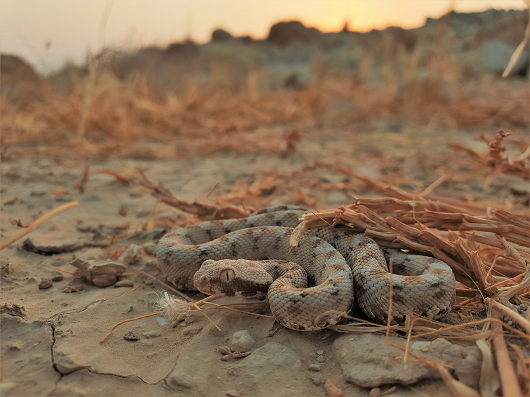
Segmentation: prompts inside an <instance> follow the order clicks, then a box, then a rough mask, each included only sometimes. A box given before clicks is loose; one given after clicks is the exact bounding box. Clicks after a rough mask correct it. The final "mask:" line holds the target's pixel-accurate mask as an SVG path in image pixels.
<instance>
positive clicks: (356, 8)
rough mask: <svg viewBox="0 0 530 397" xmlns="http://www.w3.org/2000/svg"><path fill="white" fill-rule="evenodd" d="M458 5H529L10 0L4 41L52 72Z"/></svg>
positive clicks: (395, 21)
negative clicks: (120, 54)
mask: <svg viewBox="0 0 530 397" xmlns="http://www.w3.org/2000/svg"><path fill="white" fill-rule="evenodd" d="M451 4H453V6H454V9H455V10H456V11H458V12H472V11H483V10H486V9H488V8H503V9H512V8H517V9H523V8H524V7H525V5H524V2H523V1H522V0H491V1H481V0H477V1H454V2H450V1H445V0H443V1H442V0H440V1H425V0H404V1H395V0H377V1H362V0H358V1H348V0H326V1H324V0H289V1H283V0H268V1H260V0H193V1H191V0H180V1H174V0H157V1H149V0H128V1H125V0H115V1H112V2H109V0H93V1H90V2H78V1H70V0H54V1H42V0H24V1H20V0H4V1H3V2H2V5H1V10H0V37H1V41H0V46H1V51H2V52H5V53H10V54H16V55H20V56H22V57H24V58H26V59H27V60H29V61H30V62H31V63H33V64H34V65H35V66H36V67H37V68H38V69H39V70H41V71H50V70H52V69H54V68H57V67H59V66H60V65H61V64H62V63H64V62H65V61H66V60H71V61H74V62H78V63H79V62H82V61H83V59H84V57H85V54H86V52H87V50H88V49H90V50H91V51H93V52H97V51H98V50H100V49H101V47H102V46H103V45H107V46H109V45H110V46H115V47H121V48H129V47H136V46H140V45H150V44H157V45H167V44H168V43H170V42H174V41H179V40H182V39H184V38H187V37H190V38H192V39H193V40H195V41H198V42H206V41H208V40H209V39H210V35H211V32H212V30H213V29H215V28H218V27H221V28H224V29H226V30H228V31H229V32H231V33H232V34H233V35H235V36H241V35H250V36H252V37H254V38H258V39H259V38H265V37H266V36H267V34H268V31H269V28H270V26H271V25H272V24H274V23H276V22H278V21H286V20H300V21H301V22H303V23H304V24H305V25H307V26H314V27H316V28H318V29H320V30H322V31H339V30H340V29H341V28H342V27H343V25H344V23H345V22H346V21H347V22H348V23H349V27H350V29H351V30H357V31H367V30H371V29H383V28H385V27H387V26H401V27H403V28H414V27H418V26H421V25H422V24H423V23H424V22H425V19H426V18H427V17H433V18H438V17H440V16H441V15H443V14H444V13H446V12H447V11H448V10H449V7H450V5H451ZM106 9H109V10H110V13H109V14H108V21H107V24H106V27H105V30H104V43H103V42H102V41H103V40H102V39H101V34H100V32H101V31H102V30H101V29H100V26H101V25H102V21H103V20H104V15H105V10H106ZM47 42H49V43H50V47H49V49H47V48H46V43H47Z"/></svg>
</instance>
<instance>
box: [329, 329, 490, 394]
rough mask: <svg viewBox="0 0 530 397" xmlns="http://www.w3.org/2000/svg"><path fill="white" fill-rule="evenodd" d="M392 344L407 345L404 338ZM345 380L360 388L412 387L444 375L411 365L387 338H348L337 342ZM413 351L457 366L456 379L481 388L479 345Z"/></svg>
mask: <svg viewBox="0 0 530 397" xmlns="http://www.w3.org/2000/svg"><path fill="white" fill-rule="evenodd" d="M389 341H390V343H392V344H396V345H401V346H403V347H404V346H405V343H406V341H405V340H404V339H403V338H399V337H395V336H391V337H390V338H389ZM333 350H334V352H335V356H336V357H338V360H339V363H340V366H341V369H342V372H343V375H344V378H345V379H346V380H347V381H348V382H350V383H353V384H355V385H357V386H361V387H368V388H374V387H379V386H380V385H383V384H396V383H399V384H404V385H407V384H412V383H415V382H417V381H419V380H421V379H426V378H429V379H439V378H440V373H439V372H438V371H437V370H436V369H435V368H432V367H429V366H427V365H424V364H421V363H417V362H411V361H409V362H407V366H406V367H405V365H404V363H403V360H401V359H396V357H402V356H403V354H404V353H403V351H402V350H400V349H398V348H395V347H392V346H389V345H388V344H387V343H386V341H385V337H384V335H372V334H364V335H344V336H340V337H338V338H337V339H336V340H335V342H334V343H333ZM410 352H411V353H414V354H416V355H418V356H419V357H422V358H425V359H427V360H430V361H442V362H444V363H445V364H448V365H451V366H452V367H454V368H455V369H454V376H455V377H456V379H457V380H459V381H460V382H462V383H464V384H466V385H467V386H470V387H473V388H478V381H479V378H480V366H481V360H482V358H481V354H480V350H479V349H478V347H476V346H467V347H466V346H459V345H454V344H452V343H450V342H448V341H447V340H445V339H436V340H434V341H432V342H428V345H426V344H425V343H419V344H418V343H416V344H413V345H412V346H410Z"/></svg>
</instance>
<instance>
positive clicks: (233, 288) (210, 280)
mask: <svg viewBox="0 0 530 397" xmlns="http://www.w3.org/2000/svg"><path fill="white" fill-rule="evenodd" d="M272 281H273V280H272V277H271V276H270V274H269V273H267V272H266V271H265V270H264V269H263V267H262V266H260V265H259V264H258V263H257V262H256V261H250V260H246V259H238V260H233V259H223V260H219V261H214V260H211V259H210V260H207V261H205V262H204V263H203V264H202V266H201V268H200V269H199V270H198V271H197V272H196V273H195V275H194V276H193V285H194V286H195V288H197V289H198V290H199V291H201V292H202V293H203V294H207V295H225V296H235V295H242V296H264V295H265V294H266V293H267V290H268V289H269V286H270V285H271V283H272Z"/></svg>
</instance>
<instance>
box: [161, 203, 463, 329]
mask: <svg viewBox="0 0 530 397" xmlns="http://www.w3.org/2000/svg"><path fill="white" fill-rule="evenodd" d="M303 214H304V212H303V211H300V210H299V209H298V207H271V208H268V209H266V210H263V211H260V212H257V213H256V214H253V215H251V216H249V217H248V218H246V219H234V220H227V221H212V222H203V223H199V224H197V225H193V226H191V227H187V228H179V229H175V230H173V231H172V232H170V233H168V234H166V235H165V236H164V237H163V238H162V239H161V240H160V242H159V245H158V247H157V250H156V254H157V258H158V262H159V265H160V268H161V270H162V271H163V272H164V274H165V276H166V277H167V279H168V280H169V281H170V282H171V283H172V284H174V285H175V286H176V287H177V288H180V289H186V290H196V289H199V290H201V291H202V292H204V293H207V294H210V295H212V294H221V293H222V294H224V295H236V294H239V295H245V296H252V295H260V294H267V297H268V299H269V302H270V306H271V311H272V313H273V315H274V317H275V318H276V319H277V320H278V321H279V322H280V323H281V324H282V325H284V326H285V327H288V328H291V329H295V330H305V331H311V330H317V329H322V328H325V327H328V326H330V325H333V324H336V323H337V322H338V321H339V320H340V318H341V316H342V315H343V314H345V313H346V312H348V310H349V309H350V308H351V307H352V305H353V301H354V297H356V298H357V302H358V304H359V306H360V308H361V309H362V310H363V312H364V313H365V314H366V315H367V316H368V317H370V318H371V319H373V320H375V321H377V322H379V323H385V322H386V320H387V315H388V304H389V299H388V298H389V291H390V274H389V272H388V266H387V262H386V259H392V263H393V272H394V274H392V301H393V303H392V320H393V321H394V322H398V323H401V322H403V321H404V319H405V316H406V315H407V314H410V313H413V314H416V315H423V316H426V317H428V318H431V319H437V318H440V317H441V316H443V315H445V314H446V313H447V312H448V311H449V310H450V308H451V305H452V303H453V301H454V298H455V294H456V288H455V279H454V275H453V272H452V271H451V269H450V268H449V266H447V265H446V264H445V263H443V262H441V261H439V260H437V259H435V258H430V257H425V256H417V255H406V254H404V253H403V252H401V251H398V250H385V253H383V251H382V250H381V248H379V246H378V245H377V244H376V243H375V242H374V241H373V240H372V239H371V238H369V237H366V236H364V235H362V234H359V233H356V232H354V231H352V230H348V229H334V228H331V227H325V228H317V229H310V230H306V231H304V232H303V233H302V234H301V236H300V239H299V244H298V246H297V247H295V248H293V249H291V247H290V245H289V237H290V235H291V233H292V230H293V229H292V228H294V227H296V226H297V225H298V224H299V223H300V217H301V216H302V215H303ZM385 256H386V257H387V258H386V259H385ZM256 261H262V262H256ZM203 263H204V265H203ZM201 266H202V268H201Z"/></svg>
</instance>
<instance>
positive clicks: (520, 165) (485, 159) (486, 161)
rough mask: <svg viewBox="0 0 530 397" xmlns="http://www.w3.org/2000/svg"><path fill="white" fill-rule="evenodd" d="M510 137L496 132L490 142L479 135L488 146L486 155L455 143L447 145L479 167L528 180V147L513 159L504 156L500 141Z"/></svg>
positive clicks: (529, 174) (503, 148) (529, 149)
mask: <svg viewBox="0 0 530 397" xmlns="http://www.w3.org/2000/svg"><path fill="white" fill-rule="evenodd" d="M510 135H511V133H510V132H505V131H504V130H499V131H497V135H496V136H495V137H493V139H491V140H488V139H487V138H486V137H485V136H483V135H481V136H480V138H481V139H482V140H483V141H484V142H486V144H487V145H488V153H486V154H485V155H482V154H480V153H477V152H476V151H474V150H472V149H469V148H466V147H465V146H462V145H461V144H459V143H456V142H448V145H449V147H451V148H452V149H453V150H455V151H461V152H465V153H467V155H468V156H470V157H471V158H472V159H474V160H476V161H477V162H478V163H479V164H481V165H486V166H487V167H488V168H490V169H491V170H492V171H496V172H499V173H503V174H507V175H513V176H517V177H519V178H522V179H526V180H528V179H530V160H529V158H530V147H529V148H528V149H527V150H526V151H525V152H524V153H522V154H521V155H519V156H517V157H515V158H512V157H508V156H506V154H504V152H505V151H506V146H503V145H502V141H503V140H504V139H506V138H507V137H508V136H510Z"/></svg>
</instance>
